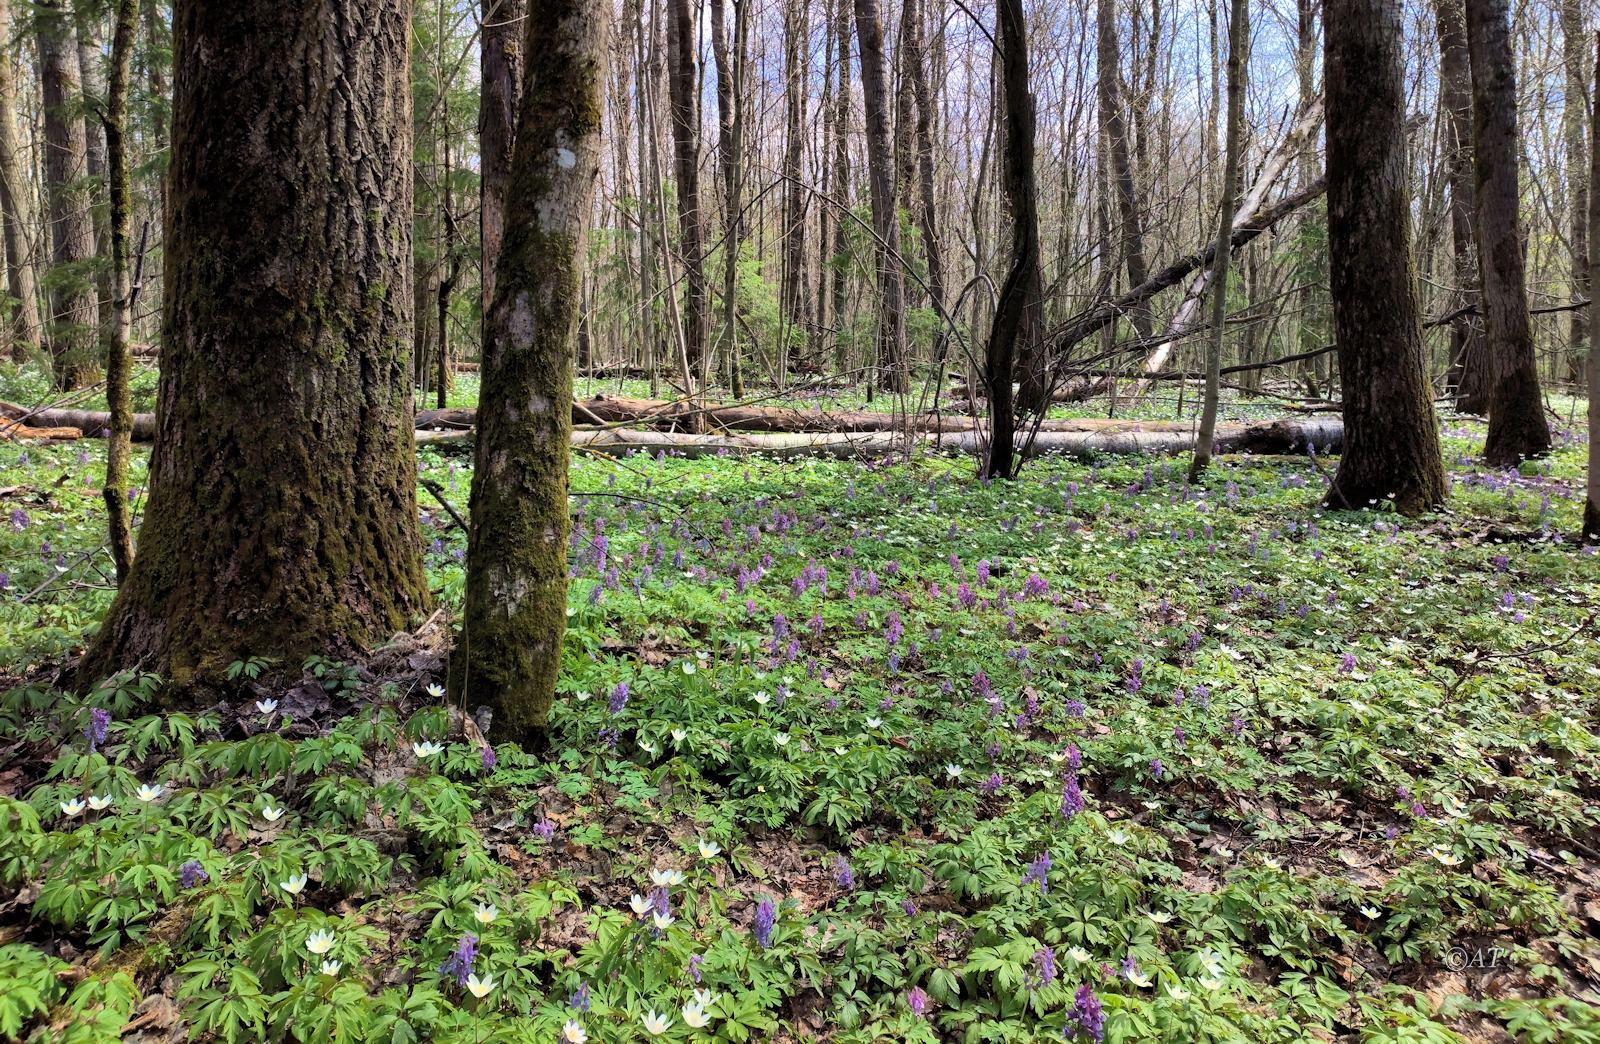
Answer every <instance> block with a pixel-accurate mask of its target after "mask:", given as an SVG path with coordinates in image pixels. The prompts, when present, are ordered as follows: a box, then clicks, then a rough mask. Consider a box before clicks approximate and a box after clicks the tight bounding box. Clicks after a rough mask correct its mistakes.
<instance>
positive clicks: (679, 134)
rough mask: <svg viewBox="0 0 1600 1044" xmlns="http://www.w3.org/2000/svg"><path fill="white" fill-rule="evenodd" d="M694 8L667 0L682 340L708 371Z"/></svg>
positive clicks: (694, 366) (697, 365)
mask: <svg viewBox="0 0 1600 1044" xmlns="http://www.w3.org/2000/svg"><path fill="white" fill-rule="evenodd" d="M696 29H697V22H696V21H695V15H694V9H693V8H692V5H691V4H690V3H689V0H667V93H668V94H669V95H670V96H671V109H672V166H673V171H672V173H673V180H674V181H675V182H676V183H677V189H678V237H679V242H678V250H679V253H680V254H682V256H683V271H684V283H685V287H684V301H683V342H684V351H685V354H686V355H687V357H688V365H689V373H690V375H692V376H693V377H694V379H696V380H699V379H700V377H701V375H702V374H703V373H704V370H705V357H706V330H707V325H708V324H707V303H706V260H705V252H706V250H705V225H704V221H705V218H704V215H703V214H702V213H701V210H700V96H699V88H700V76H699V66H700V62H699V51H698V49H697V46H696V41H697V40H698V39H699V34H698V32H697V31H696Z"/></svg>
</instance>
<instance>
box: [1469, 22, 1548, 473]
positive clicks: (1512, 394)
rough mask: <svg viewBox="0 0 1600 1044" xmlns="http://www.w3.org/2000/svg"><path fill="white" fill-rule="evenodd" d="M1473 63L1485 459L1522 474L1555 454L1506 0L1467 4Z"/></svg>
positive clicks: (1474, 154)
mask: <svg viewBox="0 0 1600 1044" xmlns="http://www.w3.org/2000/svg"><path fill="white" fill-rule="evenodd" d="M1466 12H1467V50H1468V52H1469V53H1470V55H1471V58H1472V113H1473V123H1472V129H1473V134H1472V140H1473V162H1474V165H1475V169H1476V172H1477V190H1478V201H1477V202H1478V212H1477V233H1478V265H1479V268H1480V269H1481V270H1482V280H1483V325H1484V335H1485V337H1486V338H1487V340H1488V358H1489V372H1490V375H1491V380H1492V382H1493V388H1492V390H1491V393H1490V401H1489V437H1488V439H1487V440H1486V441H1485V443H1484V448H1483V456H1484V459H1485V460H1487V461H1488V462H1489V463H1490V464H1493V465H1495V466H1497V467H1516V466H1517V465H1518V464H1519V463H1521V462H1522V461H1523V460H1524V459H1526V458H1528V457H1542V456H1544V455H1545V454H1546V453H1548V452H1549V451H1550V425H1549V422H1548V421H1546V420H1545V416H1544V398H1543V396H1542V395H1541V394H1540V392H1539V371H1538V368H1537V365H1536V360H1535V358H1534V354H1533V323H1532V319H1531V318H1530V317H1529V315H1528V288H1527V281H1526V267H1527V266H1526V259H1525V258H1524V256H1523V243H1522V221H1521V218H1520V216H1519V212H1518V207H1519V205H1520V198H1519V191H1518V186H1517V182H1518V176H1517V164H1518V162H1519V157H1520V155H1521V149H1520V144H1519V141H1518V135H1517V79H1516V60H1515V57H1514V55H1513V54H1512V49H1511V21H1510V14H1509V11H1508V9H1507V0H1466Z"/></svg>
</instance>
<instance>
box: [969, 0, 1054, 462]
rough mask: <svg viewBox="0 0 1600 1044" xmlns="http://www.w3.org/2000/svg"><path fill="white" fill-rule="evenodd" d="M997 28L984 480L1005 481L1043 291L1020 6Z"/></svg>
mask: <svg viewBox="0 0 1600 1044" xmlns="http://www.w3.org/2000/svg"><path fill="white" fill-rule="evenodd" d="M995 22H996V25H997V27H998V29H999V34H998V35H999V41H998V43H999V45H1000V50H999V54H998V55H997V57H998V58H999V60H1000V63H1001V83H1002V85H1003V87H1004V95H1005V147H1004V150H1003V156H1002V166H1003V169H1004V173H1003V177H1002V179H1001V184H1002V187H1003V188H1004V189H1005V194H1006V202H1007V204H1008V205H1009V206H1010V208H1011V267H1010V270H1009V271H1008V272H1007V273H1006V281H1005V284H1004V285H1003V286H1002V287H1001V288H1000V299H999V301H998V302H997V303H996V305H995V313H994V325H993V326H991V327H990V329H989V345H988V350H987V351H986V352H985V354H984V367H983V370H984V386H985V388H986V389H987V390H988V393H989V427H990V441H989V447H988V452H987V454H986V455H985V457H984V461H983V467H982V469H981V471H982V474H983V476H984V477H985V478H1010V477H1011V476H1012V475H1013V474H1015V472H1016V463H1015V441H1016V440H1015V435H1014V432H1015V410H1014V408H1013V405H1012V398H1011V381H1012V371H1013V370H1014V369H1015V363H1016V360H1017V351H1018V346H1019V344H1021V345H1022V357H1023V358H1024V359H1030V360H1031V359H1033V358H1035V357H1036V356H1037V353H1036V352H1034V351H1033V347H1032V346H1033V343H1034V342H1036V341H1037V339H1038V336H1039V316H1040V313H1041V308H1042V304H1041V300H1040V299H1041V298H1042V297H1043V295H1044V289H1043V278H1042V276H1041V274H1040V268H1039V266H1040V261H1039V191H1038V184H1037V183H1036V181H1035V179H1034V170H1033V155H1034V106H1033V91H1032V89H1031V88H1030V86H1029V84H1028V24H1027V19H1026V17H1025V16H1024V14H1023V11H1022V0H1000V4H999V7H998V8H997V10H996V14H995ZM1040 383H1042V382H1040Z"/></svg>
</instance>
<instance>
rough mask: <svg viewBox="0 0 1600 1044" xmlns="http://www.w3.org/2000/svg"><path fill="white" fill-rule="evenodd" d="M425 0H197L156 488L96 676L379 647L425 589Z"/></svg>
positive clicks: (92, 660) (192, 673) (416, 607)
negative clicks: (417, 366)
mask: <svg viewBox="0 0 1600 1044" xmlns="http://www.w3.org/2000/svg"><path fill="white" fill-rule="evenodd" d="M409 14H410V4H409V3H407V2H406V0H234V2H232V3H227V4H218V3H212V2H209V0H177V4H176V6H175V8H174V11H173V35H174V51H175V55H176V68H177V75H176V78H175V83H174V99H173V142H172V166H171V171H170V193H171V197H170V207H169V212H170V219H169V225H168V234H167V242H166V250H167V257H166V265H165V278H166V316H165V326H166V337H165V343H164V350H163V353H162V368H161V386H160V392H159V399H158V409H157V414H158V427H159V430H158V432H157V437H156V444H155V449H154V452H153V455H152V458H151V462H150V494H149V500H148V504H147V508H146V511H145V517H144V523H143V525H142V527H141V528H140V531H139V538H140V539H139V548H138V555H137V557H136V558H135V559H134V565H133V570H132V572H131V573H130V574H129V576H128V580H127V582H126V583H125V584H123V586H122V589H121V590H120V591H119V592H118V594H117V598H116V601H115V602H114V603H113V604H112V607H111V611H110V613H109V614H108V616H107V618H106V622H105V624H104V626H103V627H102V628H101V630H100V633H99V635H98V637H97V638H96V639H95V642H94V644H93V645H92V646H91V648H90V650H89V652H88V654H87V656H86V657H85V660H84V663H83V665H82V671H81V674H80V677H81V678H82V680H83V681H84V682H90V681H93V680H94V679H95V678H98V677H101V676H103V675H105V674H107V673H109V672H111V671H114V670H118V669H121V668H130V667H140V668H144V669H148V670H154V671H157V672H160V673H162V674H165V675H167V676H168V677H169V678H172V679H174V680H177V681H179V682H183V681H186V680H190V679H194V678H196V677H204V676H210V675H212V674H215V673H220V672H221V671H222V670H223V669H224V668H226V666H227V665H228V664H229V663H231V662H233V661H235V660H239V659H241V658H244V657H246V656H279V657H298V656H303V655H305V654H307V653H311V652H316V651H321V650H328V649H332V650H335V651H337V650H339V649H340V648H341V647H351V646H359V645H362V644H364V643H367V642H370V641H372V640H374V639H381V638H385V637H387V636H389V635H390V634H392V633H393V632H394V631H395V630H397V629H399V628H402V627H404V626H406V625H407V623H408V622H409V621H411V620H412V619H414V618H415V617H416V616H417V614H418V613H419V612H421V611H422V610H424V609H425V608H426V607H427V605H428V601H429V597H428V588H427V580H426V577H425V576H424V575H423V571H422V555H421V550H422V546H421V538H420V534H419V532H418V525H417V503H416V462H415V458H414V456H413V451H412V445H413V433H412V426H411V381H410V365H409V364H410V360H409V354H410V353H409V343H410V336H409V335H410V324H411V318H412V317H411V305H412V299H411V219H412V204H411V179H410V177H409V176H408V174H409V168H410V164H411V122H412V121H411V101H410V99H411V93H410V50H409V43H410V27H409Z"/></svg>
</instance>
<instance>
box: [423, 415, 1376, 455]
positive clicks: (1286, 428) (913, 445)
mask: <svg viewBox="0 0 1600 1044" xmlns="http://www.w3.org/2000/svg"><path fill="white" fill-rule="evenodd" d="M1113 424H1115V425H1118V426H1113ZM472 436H473V433H472V432H471V431H420V432H418V433H417V442H418V444H419V445H440V444H450V443H463V442H470V441H471V439H472ZM1343 438H1344V424H1343V423H1342V422H1341V421H1338V420H1332V419H1316V420H1281V421H1270V422H1263V423H1259V424H1222V425H1218V428H1217V449H1218V452H1222V453H1244V452H1249V453H1257V454H1300V453H1304V452H1306V450H1307V449H1308V448H1310V447H1312V446H1315V448H1316V451H1317V452H1318V453H1337V452H1338V451H1339V446H1340V443H1341V442H1342V441H1343ZM1194 441H1195V440H1194V435H1193V434H1192V433H1191V432H1190V431H1189V430H1188V429H1187V427H1184V426H1179V425H1158V424H1152V423H1148V422H1147V423H1145V424H1142V425H1141V424H1139V423H1137V422H1128V421H1122V422H1112V423H1108V424H1107V425H1106V426H1103V427H1099V428H1095V429H1091V430H1084V431H1048V432H1040V433H1039V434H1038V435H1036V436H1035V437H1034V439H1033V442H1032V445H1031V446H1028V445H1027V440H1026V437H1025V436H1024V435H1019V436H1018V437H1017V449H1018V452H1023V450H1024V448H1025V447H1026V451H1027V454H1028V455H1029V456H1044V455H1050V454H1060V455H1064V456H1070V457H1077V458H1094V457H1101V456H1118V455H1147V456H1172V455H1175V454H1179V453H1186V452H1188V451H1189V450H1191V449H1193V448H1194ZM572 445H573V447H574V448H578V449H589V450H595V451H598V452H603V453H611V454H622V453H631V452H645V453H654V452H665V453H671V454H674V455H677V456H685V457H707V456H720V455H724V454H727V455H739V454H746V453H760V454H762V455H764V456H768V457H776V458H779V459H783V458H789V457H818V456H821V457H847V458H848V457H864V458H870V459H876V458H882V457H892V456H896V455H899V454H904V453H905V452H907V451H908V450H917V449H922V450H931V451H935V452H941V451H942V452H950V453H968V454H975V453H977V452H978V451H979V449H980V446H981V440H980V438H979V435H978V433H976V432H970V431H968V432H954V433H940V432H927V433H919V434H912V435H905V434H901V433H895V432H816V433H809V434H804V433H769V434H756V433H750V434H722V435H691V434H685V433H681V432H664V431H641V430H636V429H628V428H613V429H607V430H601V431H575V432H573V433H572Z"/></svg>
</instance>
